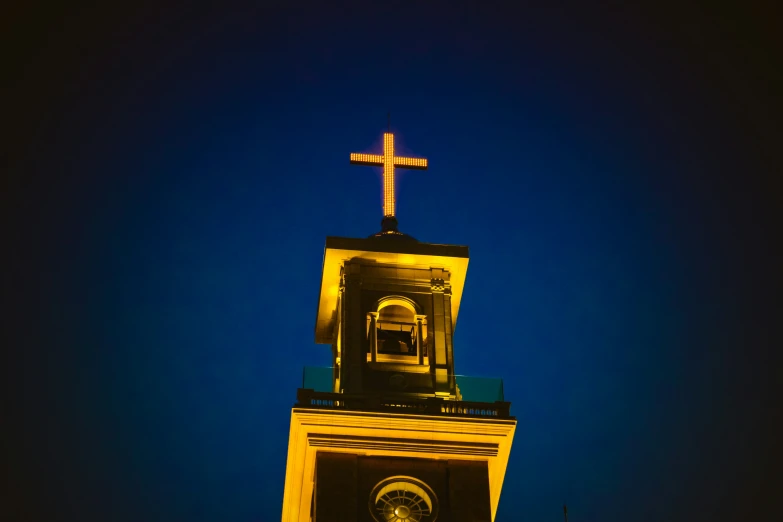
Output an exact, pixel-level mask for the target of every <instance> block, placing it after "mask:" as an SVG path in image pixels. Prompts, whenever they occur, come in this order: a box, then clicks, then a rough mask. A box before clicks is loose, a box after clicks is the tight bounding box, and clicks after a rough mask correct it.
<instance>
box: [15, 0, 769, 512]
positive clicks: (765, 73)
mask: <svg viewBox="0 0 783 522" xmlns="http://www.w3.org/2000/svg"><path fill="white" fill-rule="evenodd" d="M411 5H415V4H410V3H404V2H391V3H386V4H384V6H380V5H379V4H378V3H363V4H361V3H356V4H345V6H344V7H342V8H336V7H333V8H329V9H326V8H314V7H309V8H305V7H298V8H288V7H283V6H282V4H281V5H277V6H242V7H241V8H235V7H233V6H232V7H231V8H228V7H224V8H220V9H212V10H203V11H202V10H196V9H193V8H185V7H180V8H173V7H172V8H169V7H165V8H163V7H155V8H153V7H146V6H145V7H142V6H136V7H134V8H132V9H129V10H127V11H121V10H119V9H117V10H116V11H115V10H96V9H92V10H86V11H79V10H76V9H72V8H59V10H58V9H39V10H36V9H35V8H26V9H24V10H22V9H18V10H16V11H14V13H13V16H11V18H10V20H11V21H10V22H8V24H9V27H11V28H12V29H13V31H11V32H10V33H9V34H10V35H11V37H12V38H13V40H11V43H12V44H13V46H12V48H13V49H14V52H13V53H12V59H11V61H10V66H9V68H8V70H9V71H10V73H11V74H10V77H11V80H12V81H11V82H10V83H11V87H12V91H11V95H9V96H8V97H6V100H8V101H9V102H10V103H9V105H8V109H9V112H10V114H11V116H12V117H11V119H10V120H9V121H10V123H11V124H12V125H11V126H9V130H10V131H11V132H9V133H8V139H6V140H5V141H6V144H7V146H8V149H7V150H8V151H9V152H8V153H6V154H4V155H3V162H4V164H5V165H6V167H7V170H8V172H10V174H11V175H10V176H8V177H7V181H6V182H5V183H6V187H7V188H8V189H9V190H4V193H5V194H6V195H7V196H9V197H8V205H4V207H5V208H7V209H9V210H10V211H11V212H10V220H7V223H10V224H11V226H10V229H9V233H8V234H7V236H8V237H9V249H8V251H7V252H8V255H7V257H8V258H9V260H10V268H9V270H6V271H5V276H4V278H5V283H4V286H5V288H6V289H7V290H9V291H7V292H4V295H5V299H8V303H7V304H9V305H11V306H9V307H8V308H6V309H7V310H11V311H10V312H9V313H8V315H7V317H6V318H7V320H8V321H9V323H8V324H9V325H11V328H9V329H8V330H7V331H8V332H9V333H11V334H12V335H11V337H10V339H9V341H10V342H9V343H8V345H7V347H8V348H10V350H9V351H10V352H11V353H12V359H11V361H12V363H13V364H10V365H7V366H6V367H7V368H8V371H9V373H10V375H9V378H8V379H7V380H6V382H8V389H9V393H8V396H9V397H10V398H11V399H12V400H11V401H10V403H11V409H10V411H11V413H12V414H15V415H16V416H14V417H13V418H14V419H15V420H14V421H13V426H15V427H17V428H18V429H16V430H13V432H12V434H13V435H16V437H15V438H14V437H12V439H11V440H12V441H13V442H12V443H9V445H8V446H7V448H8V450H7V454H8V462H9V463H10V465H9V466H8V467H7V469H8V476H9V478H10V479H11V480H10V483H11V484H12V487H11V489H10V490H9V493H10V498H11V500H12V502H10V503H7V504H6V503H5V502H3V504H5V505H6V506H9V507H10V509H11V510H12V513H11V517H10V518H8V520H42V519H44V518H45V519H47V520H77V519H78V520H117V521H138V520H147V521H158V520H159V521H179V520H182V521H185V520H187V521H189V522H195V521H205V522H206V521H213V520H215V521H216V520H223V521H227V520H231V521H248V522H249V521H271V520H276V519H278V517H279V516H280V509H281V503H282V494H283V478H284V474H285V455H286V450H287V437H288V423H289V415H290V408H291V406H292V405H293V403H294V400H295V394H296V389H297V387H299V386H300V384H301V376H302V367H303V366H305V365H327V364H329V362H330V361H329V348H328V347H327V346H319V345H315V344H314V342H313V328H314V320H315V308H316V302H317V297H318V290H319V281H320V271H321V262H322V259H323V258H322V256H323V247H324V241H325V237H326V236H330V235H331V236H345V237H364V236H367V235H369V234H372V233H374V232H376V231H377V230H378V229H379V223H380V218H381V184H380V172H379V171H378V170H376V169H372V168H367V167H354V166H349V164H348V154H349V153H350V152H380V151H381V147H382V144H381V138H382V132H383V131H384V130H385V128H386V114H387V112H389V111H390V112H391V129H392V131H393V132H394V133H395V136H396V140H397V150H398V152H401V153H406V154H409V155H417V156H425V157H427V158H429V160H430V169H429V170H428V171H426V172H418V171H403V172H402V173H401V175H400V176H399V178H398V180H399V181H398V217H399V221H400V228H401V230H403V231H404V232H406V233H409V234H411V235H413V236H414V237H416V238H417V239H419V240H421V241H425V242H433V243H451V244H458V245H468V246H469V247H470V253H471V261H470V266H469V270H468V277H467V283H466V287H465V293H464V299H463V302H462V307H461V312H460V316H459V319H460V321H459V324H458V326H457V329H456V332H455V339H454V343H455V361H456V367H457V371H458V373H460V374H466V375H474V376H489V377H502V378H503V379H504V382H505V392H506V397H507V400H509V401H511V403H512V413H513V414H514V415H515V416H516V417H517V419H518V422H519V424H518V428H517V435H516V438H515V441H514V446H513V450H512V455H511V460H510V463H509V468H508V473H507V476H506V482H505V485H504V493H503V496H502V498H501V502H500V508H499V511H498V521H500V522H506V521H517V520H529V521H548V520H551V521H554V520H561V517H562V504H563V501H567V502H568V504H569V515H570V520H571V521H577V522H578V521H602V522H603V521H609V522H611V521H620V520H629V519H634V520H643V521H647V520H649V521H657V520H706V519H712V520H724V519H725V520H732V519H737V520H739V519H744V520H748V519H750V518H751V517H753V516H763V515H764V514H765V513H767V511H766V510H767V509H771V506H772V502H773V500H774V491H778V493H779V489H777V487H776V486H774V484H775V482H774V480H775V475H774V474H773V454H775V455H776V451H777V448H776V446H777V442H776V440H777V439H778V437H779V436H780V432H779V428H778V423H779V421H780V407H779V395H778V392H779V377H780V372H779V368H780V366H779V354H778V350H779V347H780V344H779V343H778V340H777V339H778V338H779V334H775V335H773V330H772V327H771V325H772V324H777V327H778V330H779V326H780V318H781V311H783V310H782V309H781V304H780V297H779V296H780V293H779V291H778V290H777V288H778V286H777V284H778V276H777V275H776V274H777V273H778V272H779V268H780V266H781V265H780V257H779V256H778V254H779V251H778V247H779V237H778V234H779V229H777V228H776V226H775V225H774V223H775V219H774V218H775V217H776V216H774V215H773V214H775V213H777V211H778V210H779V208H780V193H781V192H780V188H781V185H780V178H779V173H780V171H779V170H777V165H778V163H779V160H780V149H779V143H780V139H781V137H783V136H781V130H780V129H781V128H780V124H779V122H780V121H781V120H780V117H779V114H780V113H779V112H778V111H777V110H778V108H779V105H776V104H775V103H773V102H774V100H775V99H776V98H775V93H777V94H778V95H779V93H780V92H781V90H780V87H781V81H780V80H781V72H780V71H781V69H780V68H779V67H777V66H776V63H778V61H777V60H778V59H779V57H778V56H777V55H776V54H775V53H774V52H773V51H772V49H773V47H774V46H773V45H772V44H773V42H772V36H771V35H772V22H771V19H774V17H771V16H770V15H769V13H767V12H764V11H754V10H752V9H750V8H747V9H745V10H743V11H736V10H726V11H722V12H717V11H714V10H713V11H709V12H708V11H702V10H698V9H695V8H688V9H686V8H681V9H679V10H677V11H672V12H667V11H663V10H661V9H660V8H659V9H655V10H652V9H651V10H645V9H629V8H627V7H624V6H623V4H622V3H617V4H614V5H612V6H611V7H608V6H607V7H605V8H602V9H597V8H596V9H585V8H579V7H577V6H570V7H569V6H557V7H552V6H550V7H542V6H526V7H517V8H515V9H513V10H512V9H509V8H503V9H501V8H500V7H498V6H495V7H492V8H490V7H488V6H485V7H482V8H478V7H457V6H455V5H453V4H451V5H449V4H445V3H443V4H441V3H429V2H424V3H419V4H418V5H417V6H416V7H410V6H411ZM778 102H779V100H778ZM775 173H777V174H775ZM776 335H777V336H778V337H776ZM16 363H18V364H16ZM777 473H778V476H777V480H779V471H778V472H777ZM778 484H779V482H778ZM3 509H6V507H4V508H3Z"/></svg>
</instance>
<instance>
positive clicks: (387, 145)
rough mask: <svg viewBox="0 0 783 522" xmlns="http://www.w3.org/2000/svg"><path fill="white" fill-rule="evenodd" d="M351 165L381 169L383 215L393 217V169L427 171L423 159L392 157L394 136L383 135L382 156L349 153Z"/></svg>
mask: <svg viewBox="0 0 783 522" xmlns="http://www.w3.org/2000/svg"><path fill="white" fill-rule="evenodd" d="M351 164H353V165H370V166H375V167H383V215H384V216H392V217H393V216H394V203H395V200H394V167H401V168H404V169H417V170H427V160H426V159H425V158H405V157H402V156H395V155H394V134H392V133H391V132H384V133H383V156H380V155H378V154H357V153H355V152H352V153H351Z"/></svg>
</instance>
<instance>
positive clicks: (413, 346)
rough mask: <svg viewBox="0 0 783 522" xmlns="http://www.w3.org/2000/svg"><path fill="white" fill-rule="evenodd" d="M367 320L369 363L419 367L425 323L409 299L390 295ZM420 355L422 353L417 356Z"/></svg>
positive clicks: (422, 350) (423, 351) (421, 361)
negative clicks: (376, 362) (392, 363)
mask: <svg viewBox="0 0 783 522" xmlns="http://www.w3.org/2000/svg"><path fill="white" fill-rule="evenodd" d="M376 305H377V306H376V307H375V309H376V310H377V311H375V312H370V313H369V314H368V317H367V326H368V332H367V333H368V336H367V337H368V341H369V342H368V349H367V351H368V360H371V361H380V362H406V363H412V364H422V363H423V357H424V356H426V342H425V341H424V340H425V339H426V320H425V318H424V316H423V315H421V314H420V310H419V306H418V305H417V304H416V303H415V302H413V301H411V300H410V299H407V298H404V297H399V296H389V297H384V298H383V299H381V300H380V301H378V303H376ZM420 352H421V353H420Z"/></svg>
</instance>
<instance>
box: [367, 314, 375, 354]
mask: <svg viewBox="0 0 783 522" xmlns="http://www.w3.org/2000/svg"><path fill="white" fill-rule="evenodd" d="M367 315H369V316H370V335H369V338H370V339H369V342H370V357H371V360H372V362H375V361H376V360H377V355H376V354H377V353H378V326H377V324H378V323H377V321H378V312H368V313H367Z"/></svg>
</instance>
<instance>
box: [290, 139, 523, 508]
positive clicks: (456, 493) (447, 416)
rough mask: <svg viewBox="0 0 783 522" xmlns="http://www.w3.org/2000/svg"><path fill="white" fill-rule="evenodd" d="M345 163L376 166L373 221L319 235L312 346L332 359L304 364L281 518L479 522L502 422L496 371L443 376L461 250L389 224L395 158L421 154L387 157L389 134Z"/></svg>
mask: <svg viewBox="0 0 783 522" xmlns="http://www.w3.org/2000/svg"><path fill="white" fill-rule="evenodd" d="M350 160H351V163H352V164H359V165H374V166H382V167H383V178H384V202H383V213H384V217H383V221H382V223H381V231H380V232H379V233H377V234H375V235H372V236H370V237H368V238H364V239H358V238H340V237H327V238H326V249H325V254H324V262H323V272H322V275H321V292H320V298H319V301H318V312H317V316H316V323H315V341H316V343H319V344H326V345H329V346H331V350H332V359H333V365H332V368H305V371H304V379H303V380H304V382H303V385H302V388H300V389H299V391H298V393H297V402H296V405H295V406H294V408H293V410H292V412H291V430H290V435H289V441H288V459H287V463H286V479H285V493H284V496H283V516H282V520H283V522H435V521H436V520H437V521H439V522H479V521H480V522H485V521H486V522H489V521H492V520H494V519H495V513H496V511H497V506H498V502H499V500H500V492H501V488H502V486H503V478H504V475H505V472H506V465H507V463H508V458H509V452H510V450H511V442H512V439H513V437H514V429H515V427H516V420H515V419H514V418H513V417H511V416H510V415H509V406H510V404H509V403H508V402H504V399H503V385H502V381H501V380H500V379H479V378H470V377H463V376H458V375H456V373H455V371H454V369H455V364H454V362H455V361H454V349H453V332H454V328H455V327H456V324H457V315H458V313H459V305H460V301H461V299H462V291H463V288H464V286H465V276H466V273H467V268H468V247H466V246H456V245H440V244H431V243H422V242H419V241H417V240H415V239H414V238H412V237H411V236H408V235H406V234H403V233H401V232H399V231H398V229H397V219H396V217H395V197H394V173H395V167H396V168H400V167H402V168H408V169H422V170H424V169H426V168H427V160H426V159H423V158H406V157H399V156H395V155H394V136H393V135H392V134H391V133H385V134H384V150H383V154H382V155H378V154H351V156H350ZM475 319H476V320H478V319H479V318H475Z"/></svg>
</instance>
